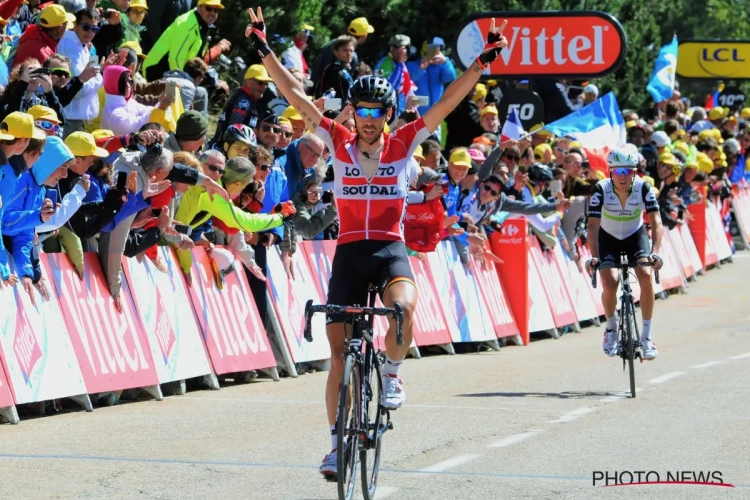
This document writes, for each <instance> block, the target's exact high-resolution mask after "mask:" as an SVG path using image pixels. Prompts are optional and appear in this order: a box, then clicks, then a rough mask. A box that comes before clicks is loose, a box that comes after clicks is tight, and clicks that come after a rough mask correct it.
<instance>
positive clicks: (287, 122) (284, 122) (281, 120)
mask: <svg viewBox="0 0 750 500" xmlns="http://www.w3.org/2000/svg"><path fill="white" fill-rule="evenodd" d="M279 125H289V126H290V127H291V126H292V122H291V121H290V120H289V118H287V117H286V116H282V117H280V118H279Z"/></svg>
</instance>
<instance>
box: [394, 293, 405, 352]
mask: <svg viewBox="0 0 750 500" xmlns="http://www.w3.org/2000/svg"><path fill="white" fill-rule="evenodd" d="M393 308H394V309H395V310H396V317H395V318H393V319H395V320H396V344H398V345H400V346H402V345H404V334H403V331H402V328H403V325H404V310H403V309H402V308H401V304H399V303H398V302H396V303H395V304H393Z"/></svg>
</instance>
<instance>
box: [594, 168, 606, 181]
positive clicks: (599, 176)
mask: <svg viewBox="0 0 750 500" xmlns="http://www.w3.org/2000/svg"><path fill="white" fill-rule="evenodd" d="M596 178H597V180H600V181H603V180H604V179H606V178H607V176H606V175H604V172H602V171H601V170H597V171H596Z"/></svg>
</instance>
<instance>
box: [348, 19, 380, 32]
mask: <svg viewBox="0 0 750 500" xmlns="http://www.w3.org/2000/svg"><path fill="white" fill-rule="evenodd" d="M347 31H348V32H349V34H350V35H354V36H364V35H367V34H370V33H375V28H373V27H372V26H371V25H370V23H369V22H367V18H365V17H358V18H357V19H354V20H353V21H352V22H351V23H349V29H347Z"/></svg>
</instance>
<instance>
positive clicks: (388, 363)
mask: <svg viewBox="0 0 750 500" xmlns="http://www.w3.org/2000/svg"><path fill="white" fill-rule="evenodd" d="M400 367H401V361H393V360H392V359H391V358H390V357H388V356H387V355H386V357H385V363H384V364H383V375H392V376H395V377H398V369H399V368H400Z"/></svg>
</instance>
